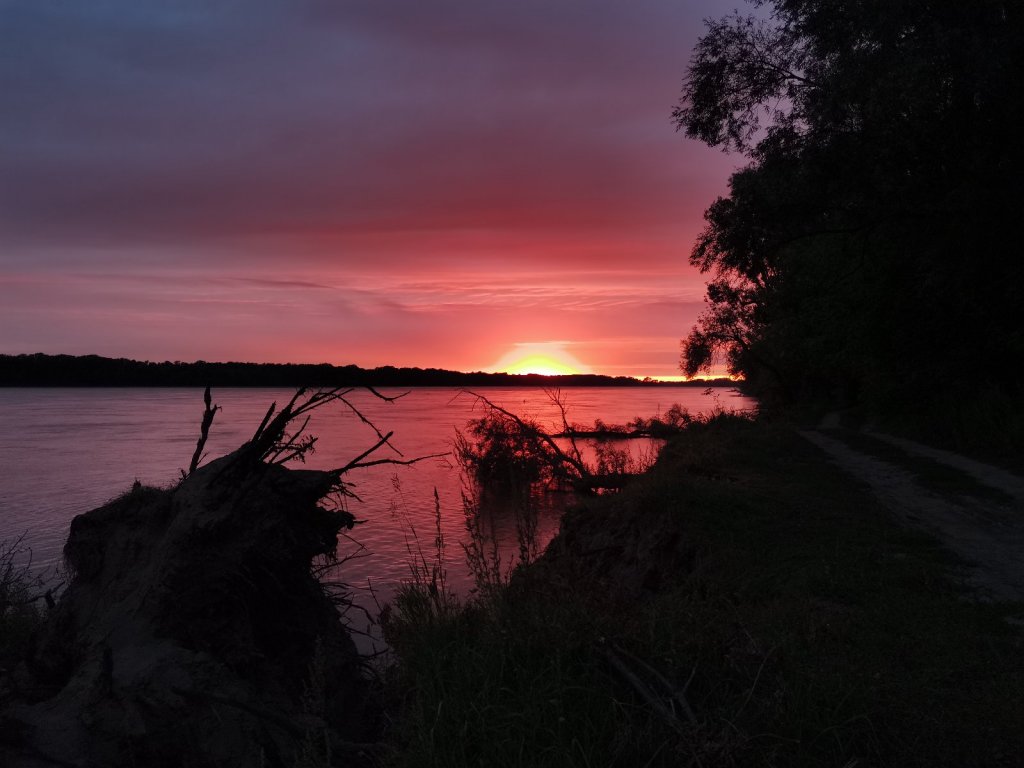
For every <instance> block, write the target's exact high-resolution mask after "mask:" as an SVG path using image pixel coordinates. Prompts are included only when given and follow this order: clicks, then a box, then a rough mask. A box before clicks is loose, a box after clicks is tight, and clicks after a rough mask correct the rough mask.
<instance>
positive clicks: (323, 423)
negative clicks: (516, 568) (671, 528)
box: [0, 387, 754, 599]
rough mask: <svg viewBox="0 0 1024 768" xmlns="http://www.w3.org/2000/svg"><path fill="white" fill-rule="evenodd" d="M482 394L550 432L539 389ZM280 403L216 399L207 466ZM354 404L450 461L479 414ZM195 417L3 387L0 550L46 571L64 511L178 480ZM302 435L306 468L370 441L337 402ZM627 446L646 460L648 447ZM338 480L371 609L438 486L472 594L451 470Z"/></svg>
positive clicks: (418, 395)
mask: <svg viewBox="0 0 1024 768" xmlns="http://www.w3.org/2000/svg"><path fill="white" fill-rule="evenodd" d="M482 393H483V394H485V395H486V397H488V398H489V399H491V400H492V401H494V402H495V403H497V404H500V405H502V406H503V407H505V408H508V409H509V410H511V411H514V412H516V413H517V414H520V415H524V416H530V417H533V418H536V419H537V420H538V421H540V422H541V424H543V425H545V426H550V427H552V428H555V429H556V431H557V427H558V412H557V409H556V408H555V407H554V405H553V404H552V403H551V401H550V399H549V398H548V396H547V395H546V394H545V392H544V391H543V390H542V389H539V388H500V389H499V388H493V389H492V388H488V389H485V390H482ZM291 394H292V392H291V391H290V390H273V389H222V390H214V392H213V399H214V402H215V403H216V404H218V405H220V406H221V407H222V410H221V411H219V412H218V413H217V416H216V419H215V420H214V423H213V427H212V429H211V432H210V439H209V441H208V443H207V446H206V449H207V452H208V454H209V456H210V457H216V456H220V455H223V454H225V453H227V452H229V451H232V450H234V449H235V448H237V447H238V446H239V445H240V444H241V443H242V442H244V441H245V440H246V439H248V438H249V437H250V436H251V435H252V433H253V431H254V430H255V428H256V426H257V425H258V424H259V422H260V420H261V418H262V417H263V414H264V412H265V411H266V409H267V406H268V405H269V404H270V403H271V402H273V401H277V402H278V403H279V404H281V403H283V402H286V401H287V400H288V398H289V397H290V396H291ZM385 394H388V395H395V394H399V393H398V392H395V391H387V392H385ZM561 395H562V397H563V399H564V402H565V403H566V405H567V408H568V415H569V419H570V421H571V422H575V423H578V424H585V425H591V424H593V421H594V420H595V419H601V420H603V421H604V422H605V423H608V424H617V423H625V422H628V421H629V420H631V419H632V418H634V417H635V416H641V417H644V418H647V417H650V416H654V415H656V414H660V413H663V412H664V411H665V410H666V409H667V408H669V407H670V406H671V405H673V404H676V403H678V404H680V405H682V406H683V407H685V408H686V409H688V410H689V411H690V412H691V413H700V412H706V411H708V410H710V409H712V408H714V407H715V406H716V405H720V406H722V407H724V408H727V409H748V408H752V407H753V405H754V403H753V401H752V400H751V399H750V398H746V397H742V396H740V395H739V394H738V393H736V392H735V391H734V390H729V389H724V388H719V389H715V390H711V391H710V393H709V394H706V393H705V390H702V389H700V388H698V387H658V388H639V387H630V388H626V387H622V388H619V387H613V388H603V387H601V388H598V387H593V388H573V389H565V390H562V392H561ZM352 400H353V403H354V404H355V405H357V406H358V407H359V408H360V409H361V410H362V411H363V413H364V414H365V415H366V416H367V417H368V418H369V419H371V420H372V421H373V422H374V423H375V424H376V425H377V426H378V427H379V428H380V429H381V430H382V431H391V430H394V433H395V434H394V437H393V439H392V442H393V443H394V445H395V446H396V447H397V448H398V449H399V450H400V451H401V452H402V453H403V454H404V456H405V457H406V458H411V457H416V456H423V455H428V454H435V453H445V452H447V451H450V450H451V447H452V439H453V437H454V435H455V431H456V430H457V429H461V428H463V427H464V426H465V424H466V422H467V420H468V419H471V418H474V417H475V416H479V415H481V413H482V409H481V406H480V405H479V403H477V401H476V400H475V399H474V398H473V397H472V396H471V395H469V394H467V393H464V392H460V390H457V389H449V388H417V389H413V390H411V391H410V392H409V393H408V394H407V395H405V396H404V397H402V398H401V399H399V400H397V401H396V402H393V403H386V402H383V401H381V400H379V399H377V398H375V397H373V396H372V395H371V394H370V393H369V392H367V391H364V390H357V391H355V392H353V393H352ZM202 410H203V405H202V392H201V391H200V390H196V389H70V388H69V389H0V468H2V475H0V541H3V540H10V539H12V538H13V537H16V536H19V535H21V534H24V535H25V539H24V543H25V545H27V546H28V547H30V548H31V551H32V563H33V566H34V567H36V568H48V567H53V566H55V565H57V564H58V563H59V562H60V552H61V548H62V547H63V544H64V540H65V537H66V535H67V531H68V525H69V523H70V521H71V519H72V518H73V517H74V516H75V515H78V514H81V513H83V512H86V511H88V510H90V509H93V508H94V507H97V506H99V505H101V504H103V503H104V502H106V501H108V500H110V499H111V498H114V497H116V496H118V495H120V494H122V493H123V492H125V491H126V490H128V489H129V488H130V486H131V485H132V483H133V482H134V481H135V480H136V479H137V480H139V481H141V482H142V483H144V484H149V485H158V486H166V485H170V484H172V483H174V482H175V481H176V479H177V478H178V477H179V475H180V469H181V468H184V467H187V466H188V463H189V460H190V458H191V456H192V452H193V450H194V449H195V445H196V439H197V437H198V434H199V423H200V418H201V414H202ZM310 430H311V431H312V432H313V433H314V434H316V435H317V436H318V437H319V442H318V443H317V449H316V452H315V453H314V454H313V455H312V456H311V457H310V458H309V461H308V466H310V467H313V468H331V467H338V466H341V465H344V464H345V463H346V462H347V461H349V460H350V459H351V458H353V457H354V456H357V455H358V454H360V453H361V452H362V451H364V450H365V449H366V448H368V447H370V446H371V445H373V443H374V442H375V441H376V436H375V435H374V433H373V431H372V430H371V429H370V428H369V427H368V426H366V425H365V424H363V423H362V422H361V421H360V420H359V419H358V418H356V417H355V416H354V415H353V414H352V413H351V412H349V411H347V410H346V409H344V408H343V407H340V406H338V405H332V406H329V407H327V408H324V409H322V410H320V411H317V412H315V413H314V416H313V420H312V422H311V424H310ZM633 450H634V452H639V453H640V454H643V453H644V452H647V453H648V454H653V453H654V448H653V447H652V446H651V445H650V444H647V445H646V446H644V445H634V446H633ZM387 455H388V453H387V452H386V451H385V452H381V453H380V456H381V457H385V456H387ZM391 455H394V454H391ZM349 479H350V480H352V481H353V482H354V483H355V487H354V490H355V492H356V493H357V494H358V495H359V497H360V498H361V499H362V502H361V503H360V502H355V501H354V502H353V503H352V505H351V507H350V511H352V512H353V513H354V514H355V515H356V516H357V517H358V518H359V519H361V520H364V521H365V522H364V523H362V524H360V525H358V526H356V528H355V529H354V530H353V532H352V540H346V541H344V542H343V543H342V544H341V546H340V547H339V554H341V555H342V556H346V555H352V554H358V555H359V556H358V557H356V558H354V559H352V560H349V561H347V562H345V564H344V571H345V579H346V580H347V581H348V582H349V583H351V584H353V585H355V586H360V587H365V586H366V585H367V584H368V583H369V584H371V585H373V586H374V588H375V590H376V592H377V597H378V599H387V598H388V597H389V596H390V594H392V592H393V590H394V588H395V586H396V585H397V584H398V583H400V582H401V580H403V579H406V578H408V577H409V565H408V562H409V549H410V547H411V548H412V549H413V550H414V551H415V549H416V546H417V540H418V541H419V544H420V545H422V547H423V548H424V549H425V550H427V551H428V552H427V553H428V555H429V551H430V550H432V549H433V541H434V521H435V518H434V515H435V502H434V489H435V488H436V489H437V494H438V501H439V503H440V517H441V528H442V531H443V534H444V537H445V541H446V544H447V546H446V550H445V556H444V562H445V566H446V568H447V570H448V578H449V584H450V585H451V586H452V587H453V589H455V591H456V592H459V593H465V592H466V591H467V590H468V589H469V588H470V585H471V579H470V576H469V572H468V568H467V566H466V564H465V556H464V552H463V549H462V546H461V542H463V541H465V539H466V531H465V515H464V509H463V502H462V495H461V490H462V482H461V480H460V472H459V470H458V468H457V466H456V464H455V462H454V461H452V460H451V459H450V458H439V459H430V460H428V461H424V462H421V463H419V464H416V465H414V466H411V467H398V466H382V467H373V468H368V469H364V470H359V471H357V472H354V473H352V475H351V476H350V478H349ZM564 504H565V499H564V497H558V496H555V497H553V498H551V499H549V500H548V501H547V502H546V503H544V504H542V505H541V508H540V510H539V519H538V531H537V533H538V538H539V540H540V541H541V543H542V544H544V543H546V541H548V540H549V539H550V538H551V536H552V535H554V533H555V532H556V531H557V528H558V518H559V515H560V513H561V510H562V509H563V508H564ZM492 522H493V524H494V530H495V533H496V536H497V538H498V540H499V543H500V544H501V545H502V547H503V548H504V549H509V550H510V548H511V549H514V546H513V542H514V541H515V529H514V522H513V521H511V520H504V519H501V516H500V513H499V515H498V517H497V518H496V519H494V520H493V521H492Z"/></svg>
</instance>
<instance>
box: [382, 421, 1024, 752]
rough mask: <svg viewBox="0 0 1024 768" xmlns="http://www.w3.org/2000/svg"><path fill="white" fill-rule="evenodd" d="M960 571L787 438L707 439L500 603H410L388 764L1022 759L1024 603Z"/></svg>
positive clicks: (577, 520)
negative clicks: (1017, 620) (983, 594)
mask: <svg viewBox="0 0 1024 768" xmlns="http://www.w3.org/2000/svg"><path fill="white" fill-rule="evenodd" d="M955 565H956V563H955V561H954V560H953V559H952V557H951V556H950V555H948V554H947V553H946V552H944V551H943V550H942V549H941V548H940V547H939V546H938V545H937V544H936V543H935V542H934V541H933V540H931V539H929V538H927V537H926V536H924V535H921V534H917V533H914V532H910V531H907V530H905V529H903V528H901V527H899V526H898V525H897V524H895V523H894V522H893V521H892V519H891V518H890V517H889V515H888V514H887V513H886V512H885V510H883V509H881V508H879V507H878V506H877V504H876V503H875V502H874V501H873V499H872V498H871V497H870V496H868V495H867V494H866V492H865V491H864V490H863V489H862V488H860V487H859V486H858V485H857V484H856V483H855V482H853V481H851V480H849V479H848V478H847V477H845V476H843V475H842V474H840V473H839V472H838V470H836V469H834V468H833V467H832V466H831V465H829V464H828V463H827V462H826V461H825V460H824V459H823V458H822V456H821V455H820V454H819V453H818V452H817V450H816V449H815V448H814V447H813V446H811V445H810V444H809V443H806V442H805V441H803V440H802V439H801V438H800V437H799V436H798V435H797V434H795V433H794V432H792V431H790V430H789V429H787V428H786V427H784V426H773V425H771V424H764V423H750V422H746V421H744V420H740V419H735V418H728V417H721V418H717V419H714V420H712V423H710V424H707V425H704V424H696V425H694V426H693V427H691V428H690V429H688V430H687V431H686V433H685V434H684V435H682V436H680V437H679V438H677V439H675V440H674V441H673V442H671V443H670V444H669V446H668V447H667V448H666V450H665V452H664V454H663V456H662V459H661V461H660V462H659V464H658V466H657V467H656V468H655V469H654V470H653V471H652V472H651V473H649V474H648V476H646V477H645V478H644V479H643V480H642V481H641V482H640V483H638V484H637V485H635V486H634V487H632V488H630V489H627V491H626V492H624V493H622V494H620V495H617V496H611V497H601V498H597V499H593V500H589V501H587V503H586V504H585V505H584V506H582V507H580V508H578V509H577V510H575V511H574V512H571V513H569V514H568V515H567V518H566V520H565V523H564V526H563V534H562V536H561V537H560V538H559V539H558V540H556V542H555V544H554V545H553V546H552V548H551V550H549V552H548V554H547V555H546V556H545V557H544V558H542V560H541V561H539V562H538V563H535V564H533V565H531V566H529V567H528V568H526V569H524V570H522V571H520V572H518V573H516V574H515V575H514V577H513V578H512V580H511V583H510V584H509V585H508V586H507V587H506V588H505V589H503V590H500V591H498V592H496V593H492V594H491V595H490V596H489V597H488V598H487V599H485V600H478V601H475V602H471V603H469V604H467V605H462V606H458V605H454V604H451V603H448V604H446V605H444V606H442V605H440V604H439V603H437V602H436V601H433V602H432V601H431V597H430V595H429V593H427V592H424V591H423V590H417V589H415V588H414V587H410V588H409V589H407V590H406V591H405V592H403V593H402V595H401V596H400V598H399V599H398V601H397V602H396V605H395V606H394V608H393V610H392V612H391V615H390V617H389V619H388V622H387V627H386V630H387V637H388V639H389V641H390V642H391V644H392V647H393V648H394V652H395V655H396V659H397V663H396V665H395V666H394V667H392V669H391V671H390V673H389V674H390V675H391V679H390V682H391V686H390V690H391V691H392V692H393V693H392V700H391V704H390V706H391V712H392V716H393V718H394V722H395V728H394V733H393V737H394V740H395V742H396V743H397V744H398V745H399V756H398V757H397V758H396V760H395V764H396V765H401V766H470V765H472V766H481V765H486V766H588V767H591V768H593V767H594V766H613V765H621V766H669V765H694V766H717V765H737V766H837V767H838V766H842V767H844V768H849V767H851V766H854V765H901V766H942V765H948V766H1003V765H1005V766H1010V765H1017V764H1019V760H1020V755H1021V754H1024V729H1021V728H1020V713H1021V712H1022V711H1024V653H1022V650H1024V646H1022V639H1021V634H1020V631H1019V629H1017V628H1015V627H1013V626H1011V625H1010V624H1009V623H1007V622H1006V621H1005V620H1004V619H1005V617H1006V616H1007V615H1009V614H1012V613H1019V612H1020V611H1021V609H1022V607H1024V606H1020V605H1006V604H995V603H975V602H971V601H969V600H965V599H963V597H964V591H963V587H962V586H961V585H960V584H958V583H957V580H956V578H955ZM613 655H615V656H616V658H618V659H619V660H620V663H621V662H623V661H624V662H625V664H626V666H627V667H629V668H631V669H632V671H633V677H634V680H632V681H631V680H630V679H629V677H628V676H627V675H624V674H623V673H622V672H621V670H619V669H617V668H616V664H614V663H612V662H611V658H612V656H613ZM651 670H653V671H651ZM641 677H643V678H645V679H646V680H647V681H648V683H649V685H646V686H645V685H643V684H642V683H640V684H638V683H637V682H636V679H638V678H641ZM655 679H661V680H663V681H664V682H663V683H659V685H660V688H659V687H658V686H656V685H655V684H654V683H653V682H652V681H653V680H655ZM666 684H667V687H666ZM670 688H671V689H672V690H674V691H675V692H676V693H677V694H681V695H680V696H678V698H679V699H685V701H686V702H687V703H688V704H689V706H690V708H691V709H692V711H693V713H694V720H693V721H690V720H689V719H688V718H687V717H684V716H679V717H671V716H666V715H665V714H664V713H665V712H666V711H668V707H669V706H673V703H672V702H670V698H669V695H668V694H669V689H670ZM676 710H677V711H678V712H681V711H682V710H681V707H678V706H677V707H676Z"/></svg>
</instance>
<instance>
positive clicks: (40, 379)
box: [0, 354, 736, 387]
mask: <svg viewBox="0 0 1024 768" xmlns="http://www.w3.org/2000/svg"><path fill="white" fill-rule="evenodd" d="M735 385H736V382H735V381H733V380H732V379H728V378H723V379H713V380H700V381H693V382H681V383H680V382H662V381H655V380H653V379H634V378H630V377H628V376H601V375H598V374H590V373H586V374H584V373H580V374H572V375H566V376H541V375H539V374H533V373H531V374H522V375H516V374H510V373H480V372H477V373H462V372H460V371H446V370H443V369H440V368H395V367H393V366H390V365H389V366H384V367H382V368H360V367H359V366H357V365H330V364H328V363H320V364H298V363H209V362H206V361H203V360H199V361H196V362H193V363H183V362H180V361H175V362H162V363H152V362H146V361H139V360H126V359H124V358H117V359H114V358H109V357H99V356H98V355H81V356H73V355H42V354H35V355H0V387H558V386H562V387H652V386H653V387H658V386H661V387H667V386H700V387H709V386H735Z"/></svg>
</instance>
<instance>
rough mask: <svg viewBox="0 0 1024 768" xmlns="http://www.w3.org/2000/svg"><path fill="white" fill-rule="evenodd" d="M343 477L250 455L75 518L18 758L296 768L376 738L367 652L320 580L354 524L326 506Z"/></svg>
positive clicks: (38, 654)
mask: <svg viewBox="0 0 1024 768" xmlns="http://www.w3.org/2000/svg"><path fill="white" fill-rule="evenodd" d="M337 482H338V474H337V473H331V472H320V471H312V470H292V469H288V468H286V467H284V466H281V465H279V464H273V463H266V462H265V461H263V460H262V457H260V456H255V455H254V454H253V451H252V450H251V449H250V448H249V447H248V444H247V446H243V448H242V449H240V450H239V451H237V452H235V453H233V454H231V455H229V456H225V457H223V458H221V459H218V460H217V461H214V462H212V463H210V464H208V465H206V466H204V467H202V468H200V469H198V470H197V471H195V472H193V473H192V474H190V475H189V476H188V477H186V478H185V479H183V480H182V482H181V483H180V484H179V485H177V486H176V487H174V488H172V489H154V488H145V487H141V486H138V485H136V486H134V487H133V488H132V490H131V491H129V492H128V493H126V494H125V495H123V496H121V497H120V498H118V499H115V500H114V501H111V502H110V503H108V504H106V505H104V506H102V507H100V508H98V509H95V510H92V511H91V512H88V513H86V514H84V515H80V516H78V517H76V518H75V519H74V521H73V522H72V524H71V532H70V535H69V537H68V541H67V544H66V546H65V550H64V553H65V559H66V562H67V566H68V568H69V571H70V572H71V574H73V578H72V580H71V582H70V584H69V586H68V588H67V589H66V591H65V592H64V594H63V595H62V596H61V598H60V601H59V602H58V603H57V605H56V607H55V608H54V609H53V610H52V611H51V612H50V614H49V616H48V618H47V621H46V623H45V625H44V627H43V630H42V632H41V634H40V636H39V637H38V638H37V642H36V643H35V647H34V651H33V653H32V656H31V658H30V659H29V665H28V666H29V671H30V675H31V677H32V680H33V685H32V686H26V688H32V689H33V690H34V691H35V692H36V693H35V698H34V700H31V701H22V702H20V703H18V704H16V705H15V706H12V707H10V708H9V710H8V712H7V718H8V719H10V720H11V722H12V723H14V724H16V725H17V729H16V730H17V732H18V734H19V737H20V739H21V740H22V744H21V745H20V746H17V747H14V746H10V747H9V748H8V754H7V755H6V757H7V759H8V762H9V763H10V764H12V765H19V764H23V765H31V764H36V763H37V762H38V761H39V760H40V759H45V760H48V761H50V762H53V763H56V764H66V765H90V766H91V765H98V766H121V765H146V766H181V765H189V766H224V767H228V766H254V765H267V766H274V765H282V766H290V765H293V764H294V763H295V761H296V760H297V757H298V755H300V754H306V755H308V753H309V749H310V744H312V745H323V744H326V743H347V742H361V741H366V740H367V729H368V727H369V725H370V724H371V722H372V713H371V709H370V708H369V706H368V704H367V690H366V684H365V682H364V681H363V680H362V678H361V677H360V674H359V664H358V662H359V659H358V656H357V654H356V650H355V646H354V644H353V642H352V640H351V638H350V637H349V635H348V633H347V631H346V629H345V627H344V626H343V624H342V622H341V618H340V617H339V614H338V611H337V609H336V606H335V604H334V603H333V602H332V600H331V599H330V596H329V595H328V594H326V593H325V591H324V589H323V587H322V586H321V585H320V583H319V582H318V581H317V580H316V579H315V578H314V576H313V575H312V574H311V570H310V568H311V561H312V560H313V559H314V558H316V557H317V556H321V555H327V556H331V555H333V553H334V551H335V547H336V544H337V534H338V532H339V530H340V529H341V528H342V527H346V526H347V527H351V525H352V522H353V518H352V517H351V516H350V515H348V514H347V513H346V512H343V511H340V510H331V509H329V508H326V507H325V505H324V499H325V497H327V496H328V495H329V494H330V493H331V492H332V491H333V490H336V484H337ZM311 708H315V709H318V710H320V711H310V709H311ZM311 724H312V725H311ZM313 731H318V732H317V733H314V732H313ZM12 732H13V731H12ZM4 757H5V755H4V754H3V753H2V752H0V764H2V763H4ZM350 757H351V756H350ZM324 764H326V759H325V761H324ZM346 764H348V765H352V764H356V765H358V762H352V761H351V760H349V762H347V763H346Z"/></svg>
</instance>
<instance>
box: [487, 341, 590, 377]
mask: <svg viewBox="0 0 1024 768" xmlns="http://www.w3.org/2000/svg"><path fill="white" fill-rule="evenodd" d="M489 370H491V371H494V372H503V373H516V374H525V373H539V374H540V375H542V376H567V375H570V374H574V373H590V369H589V368H588V367H587V366H586V365H584V364H583V363H581V362H580V361H579V360H577V359H576V358H575V357H574V356H573V355H571V354H569V353H568V352H566V351H565V344H564V343H563V342H558V341H545V342H521V343H518V344H516V345H515V348H514V349H512V350H510V351H509V352H508V354H506V355H505V356H504V357H502V358H501V359H500V360H499V361H498V362H496V363H495V364H494V365H492V366H491V367H490V369H489Z"/></svg>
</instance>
